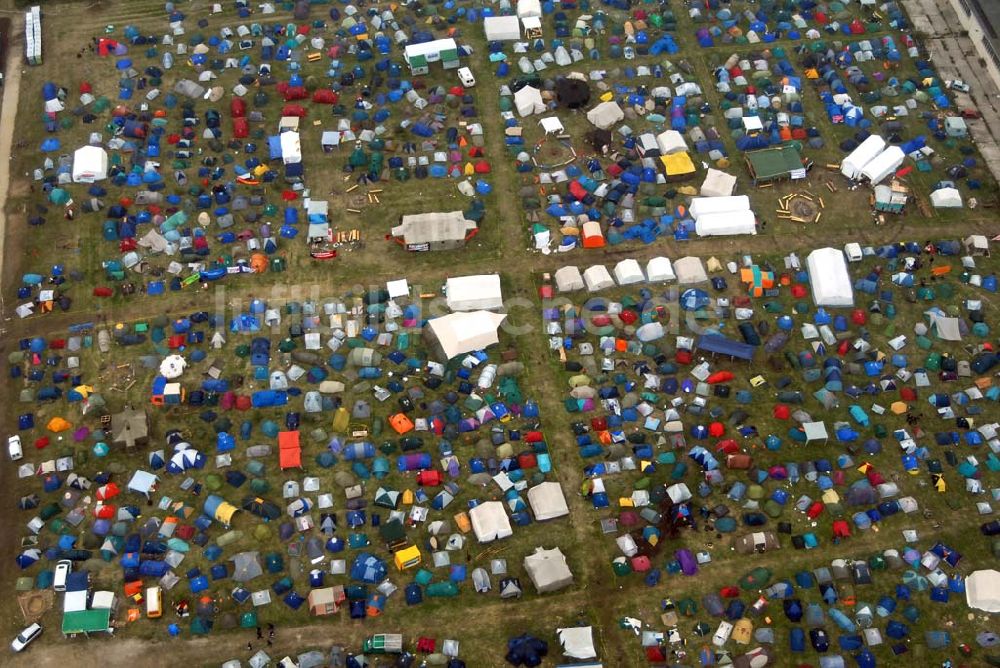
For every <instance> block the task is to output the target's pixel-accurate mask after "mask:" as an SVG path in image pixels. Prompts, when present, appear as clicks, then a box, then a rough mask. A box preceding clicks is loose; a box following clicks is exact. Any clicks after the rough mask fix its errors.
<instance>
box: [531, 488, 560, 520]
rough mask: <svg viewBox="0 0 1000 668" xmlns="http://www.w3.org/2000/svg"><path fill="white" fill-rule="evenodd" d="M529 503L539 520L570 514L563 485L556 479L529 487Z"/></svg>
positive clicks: (536, 518)
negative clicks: (555, 480)
mask: <svg viewBox="0 0 1000 668" xmlns="http://www.w3.org/2000/svg"><path fill="white" fill-rule="evenodd" d="M528 503H529V504H530V505H531V512H532V514H534V516H535V520H536V521H538V522H542V521H544V520H551V519H555V518H557V517H563V516H565V515H569V507H568V506H567V505H566V497H565V496H563V491H562V487H561V486H560V485H559V483H557V482H554V481H549V482H543V483H540V484H538V485H535V486H534V487H531V488H530V489H528Z"/></svg>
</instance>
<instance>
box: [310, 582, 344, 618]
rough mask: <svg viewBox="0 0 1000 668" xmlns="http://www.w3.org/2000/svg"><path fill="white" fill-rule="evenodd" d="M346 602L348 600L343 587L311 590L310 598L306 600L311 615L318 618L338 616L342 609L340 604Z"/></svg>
mask: <svg viewBox="0 0 1000 668" xmlns="http://www.w3.org/2000/svg"><path fill="white" fill-rule="evenodd" d="M338 599H339V600H338ZM344 600H346V596H345V595H344V588H343V587H342V586H338V587H321V588H318V589H313V590H310V592H309V597H308V598H307V599H306V601H307V603H308V604H309V613H310V614H312V615H314V616H316V617H325V616H326V615H333V614H336V613H337V611H338V610H339V609H340V607H339V604H340V603H342V602H343V601H344Z"/></svg>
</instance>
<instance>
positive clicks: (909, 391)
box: [899, 387, 917, 401]
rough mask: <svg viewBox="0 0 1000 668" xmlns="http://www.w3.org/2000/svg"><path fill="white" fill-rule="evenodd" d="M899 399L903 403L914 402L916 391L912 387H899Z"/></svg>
mask: <svg viewBox="0 0 1000 668" xmlns="http://www.w3.org/2000/svg"><path fill="white" fill-rule="evenodd" d="M899 398H900V399H902V400H903V401H916V400H917V391H916V390H915V389H913V388H912V387H901V388H899Z"/></svg>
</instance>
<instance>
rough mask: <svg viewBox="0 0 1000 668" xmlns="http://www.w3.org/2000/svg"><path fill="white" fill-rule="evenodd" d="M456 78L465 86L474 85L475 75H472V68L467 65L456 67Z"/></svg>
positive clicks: (470, 86)
mask: <svg viewBox="0 0 1000 668" xmlns="http://www.w3.org/2000/svg"><path fill="white" fill-rule="evenodd" d="M458 80H459V82H461V84H462V85H463V86H465V87H466V88H472V87H473V86H475V85H476V77H474V76H472V70H470V69H469V68H468V67H459V68H458Z"/></svg>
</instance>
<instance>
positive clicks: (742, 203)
mask: <svg viewBox="0 0 1000 668" xmlns="http://www.w3.org/2000/svg"><path fill="white" fill-rule="evenodd" d="M749 210H750V198H749V197H747V196H746V195H730V196H729V197H695V198H693V199H692V200H691V206H689V207H688V213H690V214H691V217H692V218H694V219H695V220H698V218H700V217H701V216H703V215H705V214H712V213H729V212H730V211H749Z"/></svg>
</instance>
